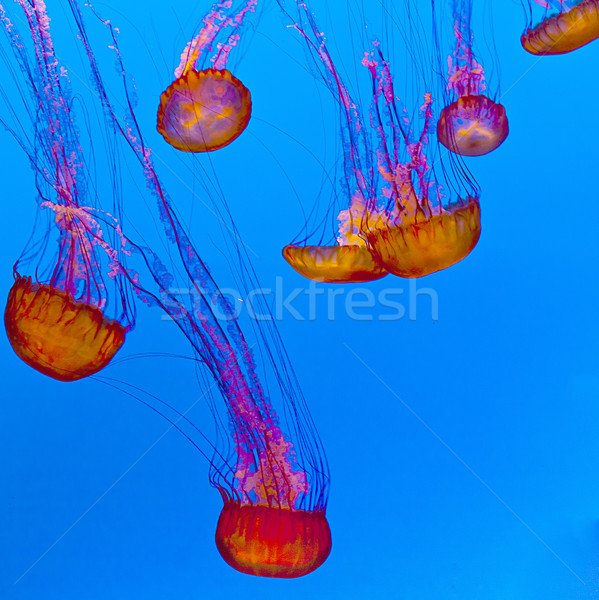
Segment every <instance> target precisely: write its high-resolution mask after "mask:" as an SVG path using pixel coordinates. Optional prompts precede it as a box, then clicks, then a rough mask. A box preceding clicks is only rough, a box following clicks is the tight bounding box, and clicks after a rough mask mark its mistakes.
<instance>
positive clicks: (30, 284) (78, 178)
mask: <svg viewBox="0 0 599 600" xmlns="http://www.w3.org/2000/svg"><path fill="white" fill-rule="evenodd" d="M17 1H18V4H19V5H20V7H21V8H22V10H23V12H24V15H25V19H26V22H27V25H28V28H29V33H30V35H31V42H32V44H33V56H34V58H33V59H30V58H29V56H30V53H29V52H28V51H27V49H26V47H25V44H24V43H23V40H22V39H21V37H20V35H19V34H18V32H17V30H16V29H15V27H14V25H13V23H12V22H11V20H10V19H9V18H8V16H7V14H6V12H5V10H4V7H3V6H2V5H0V19H1V21H2V25H3V29H4V32H5V33H6V36H7V37H6V39H7V41H8V43H9V44H10V45H11V48H12V51H13V54H14V57H15V59H16V62H17V64H18V65H19V67H20V69H21V73H22V75H23V76H24V77H23V79H24V81H25V87H26V89H23V88H22V79H16V78H15V81H14V83H15V90H17V92H18V93H15V94H11V95H10V96H9V95H8V94H7V93H6V91H4V93H3V98H4V103H5V106H6V110H7V111H8V112H11V113H12V116H13V119H12V123H14V124H13V125H12V126H9V125H8V123H7V122H6V121H5V120H4V119H3V120H2V122H3V124H4V125H5V127H7V129H9V131H10V132H11V133H12V134H13V136H14V138H15V140H16V141H17V143H18V144H19V145H20V146H21V148H22V149H23V150H24V151H25V153H26V154H27V156H28V157H29V161H30V164H31V167H32V169H33V171H34V173H35V181H36V187H37V190H38V194H39V195H38V206H37V210H38V215H37V218H36V226H35V228H34V232H33V235H32V237H31V238H30V240H29V242H28V244H27V246H26V248H25V250H24V251H23V253H22V255H21V257H20V258H19V259H18V260H17V262H16V264H15V266H14V275H15V283H14V285H13V286H12V288H11V290H10V292H9V294H8V300H7V303H6V310H5V313H4V322H5V326H6V332H7V335H8V339H9V341H10V343H11V345H12V347H13V349H14V351H15V352H16V354H17V355H18V356H19V357H20V358H21V359H23V360H24V361H25V362H26V363H27V364H29V365H30V366H32V367H33V368H35V369H37V370H38V371H40V372H41V373H44V374H46V375H48V376H50V377H53V378H55V379H59V380H62V381H73V380H76V379H80V378H82V377H86V376H88V375H91V374H93V373H96V372H97V371H99V370H100V369H102V368H103V367H104V366H106V364H108V362H109V361H110V360H111V359H112V357H113V356H114V354H115V353H116V352H117V351H118V350H119V348H120V347H121V345H122V344H123V342H124V339H125V334H126V332H127V331H128V330H129V329H131V327H132V326H133V321H134V313H133V309H132V305H131V302H130V298H129V294H128V292H127V289H126V286H125V283H124V279H123V274H122V269H121V265H122V264H123V261H124V257H125V255H126V253H127V249H126V248H125V245H126V242H125V241H124V240H123V239H122V236H120V235H119V231H118V229H115V228H113V227H109V228H108V229H107V228H106V227H104V225H105V223H106V222H113V220H114V217H113V216H112V215H111V214H109V213H104V212H103V211H102V210H100V209H99V208H98V207H97V202H96V198H95V193H96V192H97V190H96V189H95V188H94V185H93V181H92V180H91V179H90V171H89V168H88V164H89V163H88V161H87V160H86V156H85V153H84V151H83V149H82V146H81V144H82V140H83V137H82V136H81V135H80V132H79V131H78V129H77V127H76V126H75V124H74V121H73V119H72V116H71V109H72V102H71V94H70V91H69V90H70V87H69V80H68V76H67V73H66V71H65V70H64V69H60V68H59V66H58V61H57V60H56V57H55V55H54V48H53V44H52V39H51V37H50V30H49V19H48V17H47V15H46V13H45V10H44V5H43V3H31V2H26V1H25V0H17ZM11 72H12V73H13V74H14V73H16V72H15V71H12V69H11ZM15 98H20V99H21V100H22V105H17V104H14V103H13V99H15ZM27 124H30V125H31V130H29V129H27ZM109 189H110V188H109ZM28 269H30V275H25V274H24V272H26V271H27V270H28ZM107 282H111V285H109V284H108V283H107Z"/></svg>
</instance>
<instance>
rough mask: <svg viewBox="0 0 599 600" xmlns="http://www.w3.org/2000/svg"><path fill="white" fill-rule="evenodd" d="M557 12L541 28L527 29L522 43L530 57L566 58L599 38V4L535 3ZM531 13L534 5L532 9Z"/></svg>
mask: <svg viewBox="0 0 599 600" xmlns="http://www.w3.org/2000/svg"><path fill="white" fill-rule="evenodd" d="M534 1H535V2H536V3H537V4H540V5H541V6H542V7H543V8H546V9H549V8H554V9H555V10H557V11H558V13H557V14H555V15H553V16H547V17H546V18H544V19H543V20H542V21H541V22H540V23H539V24H538V25H536V26H534V27H533V26H532V22H530V23H529V26H527V28H526V31H525V32H524V33H523V34H522V37H521V39H520V41H521V42H522V47H523V48H524V49H525V50H526V51H527V52H530V53H531V54H535V55H543V54H565V53H566V52H572V50H577V49H578V48H581V47H582V46H585V45H586V44H588V43H589V42H592V41H593V40H596V39H597V38H599V0H584V1H583V2H579V3H578V4H575V2H574V0H567V1H566V0H534ZM531 9H532V5H531Z"/></svg>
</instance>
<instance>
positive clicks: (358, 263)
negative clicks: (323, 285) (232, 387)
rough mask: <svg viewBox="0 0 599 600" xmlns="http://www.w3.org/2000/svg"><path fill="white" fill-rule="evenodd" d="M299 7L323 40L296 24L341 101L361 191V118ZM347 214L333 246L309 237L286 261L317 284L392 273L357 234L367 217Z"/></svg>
mask: <svg viewBox="0 0 599 600" xmlns="http://www.w3.org/2000/svg"><path fill="white" fill-rule="evenodd" d="M298 8H299V10H300V15H301V14H302V11H303V12H305V14H306V15H307V16H308V17H309V24H310V26H311V27H312V34H313V35H314V36H315V39H316V40H317V41H319V38H321V37H322V44H321V43H315V42H314V41H313V39H311V37H310V35H309V34H308V33H306V31H305V30H304V29H303V28H302V27H301V26H300V25H299V24H295V25H294V27H295V29H296V30H297V31H298V32H299V33H300V34H301V35H302V36H303V37H304V39H305V41H306V43H307V45H308V48H309V49H310V51H311V52H312V53H313V54H314V56H315V58H316V59H317V60H318V61H319V62H320V63H321V64H323V65H325V76H324V79H325V81H326V83H327V85H328V87H329V89H330V91H331V92H332V94H333V96H334V97H335V99H336V100H338V101H339V104H340V107H341V112H342V120H343V123H344V127H343V129H342V135H343V136H344V140H343V142H344V149H345V168H346V171H347V173H346V180H350V179H352V178H353V179H355V180H357V182H358V188H363V187H364V186H365V185H366V180H365V178H364V176H363V175H362V172H361V170H360V168H359V167H356V166H355V164H354V163H358V162H359V160H360V159H359V152H360V148H359V147H358V144H359V140H360V139H361V138H362V135H363V133H362V124H361V121H360V115H359V113H358V111H357V109H356V107H355V105H354V104H353V102H352V100H351V98H350V97H349V93H348V91H347V89H346V87H345V85H344V84H343V82H342V81H341V79H340V77H339V75H338V73H337V71H336V70H335V67H334V65H333V62H332V60H331V57H330V55H329V53H328V51H327V48H326V45H325V44H324V37H323V36H322V34H320V33H319V32H318V30H317V29H316V24H315V23H314V21H313V17H312V15H310V14H309V13H308V11H307V8H306V6H305V5H304V4H303V3H300V4H298ZM345 191H346V194H347V196H351V193H352V192H350V191H349V188H348V189H346V190H345ZM357 193H358V194H359V193H360V191H359V190H358V192H357ZM336 212H338V209H337V211H336ZM344 215H346V216H345V217H344V219H343V221H344V223H343V224H342V225H341V226H340V227H339V226H338V227H337V228H338V229H339V230H338V232H337V234H336V236H335V239H334V242H333V240H331V241H329V243H322V238H321V239H320V240H319V242H320V243H318V244H307V241H308V240H307V238H306V237H303V238H301V239H300V240H297V241H295V242H293V243H291V244H289V245H287V246H285V248H283V258H284V259H285V260H286V261H287V263H288V264H289V265H290V266H291V267H293V269H295V270H296V271H297V272H298V273H299V274H300V275H303V276H304V277H307V278H308V279H312V280H314V281H323V282H327V283H358V282H367V281H374V280H376V279H381V278H382V277H385V275H388V271H387V270H386V269H385V268H384V267H383V266H382V265H381V264H379V263H378V262H377V261H376V260H375V259H374V258H373V256H372V254H371V252H370V251H369V249H368V248H367V245H366V239H365V238H364V237H363V236H361V235H360V234H359V233H356V231H359V230H360V225H359V224H360V223H361V222H362V219H363V218H364V215H363V211H362V210H361V209H359V208H357V205H356V206H355V207H354V208H353V209H352V208H350V209H349V210H348V211H346V213H344ZM345 221H349V222H351V223H352V224H354V223H355V224H356V227H355V228H352V227H350V228H347V227H346V225H345ZM354 229H355V231H354ZM350 230H351V231H350ZM327 241H328V240H327ZM331 242H333V243H331Z"/></svg>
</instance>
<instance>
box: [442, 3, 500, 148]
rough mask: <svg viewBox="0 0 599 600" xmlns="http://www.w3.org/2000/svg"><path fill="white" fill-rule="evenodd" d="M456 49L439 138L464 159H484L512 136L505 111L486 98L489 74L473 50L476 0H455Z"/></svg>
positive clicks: (449, 58) (450, 70)
mask: <svg viewBox="0 0 599 600" xmlns="http://www.w3.org/2000/svg"><path fill="white" fill-rule="evenodd" d="M452 8H453V22H454V27H453V30H454V36H455V44H456V45H455V49H454V51H453V53H452V54H451V55H450V56H449V57H448V61H447V62H448V64H449V74H448V80H447V91H448V92H449V97H450V99H451V103H450V104H448V105H447V106H445V108H443V110H442V111H441V115H440V117H439V121H438V122H437V137H438V139H439V141H440V142H441V143H442V144H443V145H444V146H445V147H446V148H447V149H449V150H451V151H452V152H455V153H456V154H461V155H462V156H482V155H483V154H487V153H489V152H491V151H493V150H495V149H496V148H497V147H499V146H500V145H501V144H502V143H503V142H504V140H505V138H506V137H507V135H508V133H509V126H508V120H507V116H506V114H505V108H504V107H503V106H502V105H501V104H499V103H498V102H494V101H493V100H491V98H489V97H488V96H486V95H485V94H483V92H484V91H485V90H486V85H485V72H484V70H483V67H482V65H481V64H479V63H478V62H477V60H476V58H475V56H474V52H473V50H472V43H473V36H472V32H471V29H470V21H471V16H472V0H453V3H452Z"/></svg>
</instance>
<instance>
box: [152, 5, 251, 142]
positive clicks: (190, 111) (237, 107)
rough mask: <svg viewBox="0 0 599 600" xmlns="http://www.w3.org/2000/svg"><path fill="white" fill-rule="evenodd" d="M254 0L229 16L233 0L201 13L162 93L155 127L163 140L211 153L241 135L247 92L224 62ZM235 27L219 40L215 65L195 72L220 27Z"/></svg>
mask: <svg viewBox="0 0 599 600" xmlns="http://www.w3.org/2000/svg"><path fill="white" fill-rule="evenodd" d="M256 3H257V0H249V1H248V2H245V3H244V5H243V8H242V9H241V10H240V11H239V12H238V13H237V14H232V15H231V16H229V15H228V13H226V12H225V9H227V8H228V7H230V5H231V2H230V1H229V2H220V3H219V4H215V5H214V6H213V7H212V10H211V12H210V13H208V15H207V16H206V17H205V18H204V26H203V27H202V30H201V31H200V33H199V34H198V35H197V36H196V37H195V38H194V39H193V40H192V41H191V42H190V43H189V44H188V46H187V48H186V49H185V51H184V52H183V54H182V56H181V64H180V65H179V67H178V68H177V70H176V71H175V75H176V76H177V79H176V80H175V81H174V82H173V83H172V84H171V85H170V86H169V87H168V88H167V89H166V91H164V92H163V93H162V96H161V97H160V106H159V108H158V122H157V129H158V131H159V132H160V133H161V134H162V136H163V137H164V139H165V140H166V141H167V142H168V143H169V144H171V146H174V147H175V148H177V149H178V150H182V151H184V152H211V151H212V150H218V149H219V148H224V147H225V146H227V145H229V144H230V143H231V142H232V141H233V140H234V139H236V138H237V137H239V135H241V133H242V132H243V130H244V129H245V128H246V127H247V124H248V123H249V120H250V116H251V114H252V98H251V94H250V91H249V90H248V89H247V88H246V87H245V86H244V85H243V83H241V81H239V79H237V78H236V77H234V76H233V75H231V73H230V72H229V71H227V69H225V66H226V64H227V60H228V58H229V52H230V51H231V50H232V48H233V47H234V46H235V45H236V44H237V41H238V39H239V35H238V33H237V31H238V30H239V28H240V27H241V25H242V23H243V18H244V16H245V15H246V13H247V12H253V11H254V10H255V7H256ZM228 26H234V32H233V33H231V34H230V35H229V37H228V39H227V40H226V41H225V42H223V43H222V44H220V45H219V50H218V53H217V54H216V56H215V57H213V59H212V62H213V65H214V68H211V69H205V70H202V71H197V70H196V69H195V66H196V64H197V63H199V62H200V61H201V60H202V59H204V58H205V54H206V51H207V50H209V49H210V47H211V45H212V43H213V42H214V40H215V38H216V37H217V35H218V34H219V33H220V31H221V30H222V29H225V28H226V27H228Z"/></svg>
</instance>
